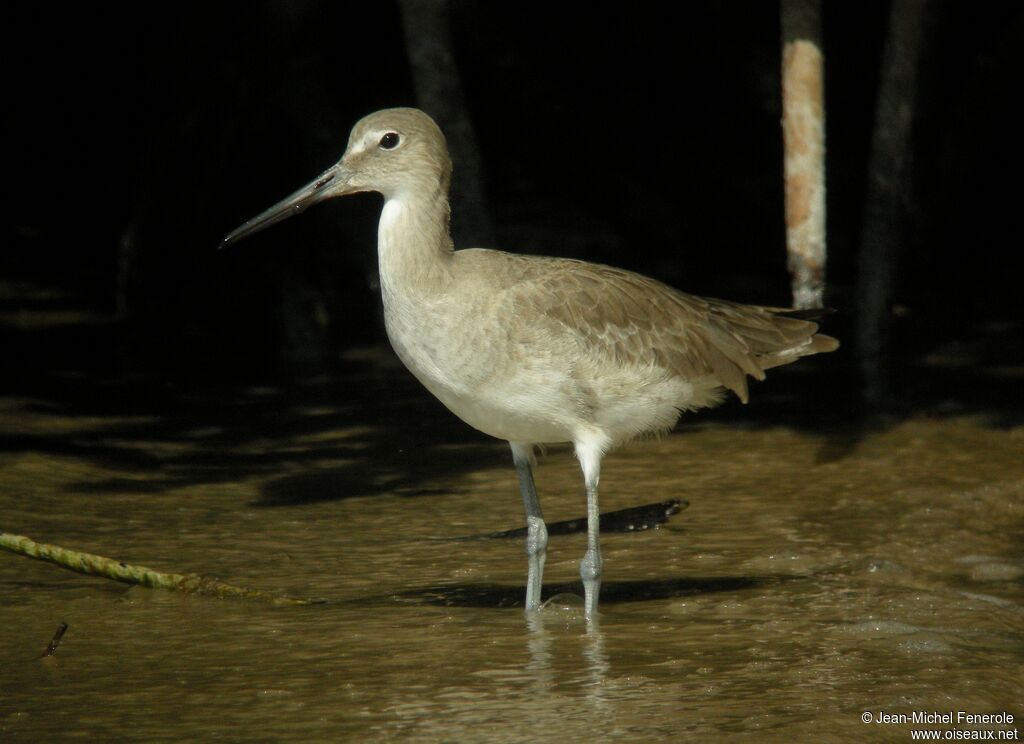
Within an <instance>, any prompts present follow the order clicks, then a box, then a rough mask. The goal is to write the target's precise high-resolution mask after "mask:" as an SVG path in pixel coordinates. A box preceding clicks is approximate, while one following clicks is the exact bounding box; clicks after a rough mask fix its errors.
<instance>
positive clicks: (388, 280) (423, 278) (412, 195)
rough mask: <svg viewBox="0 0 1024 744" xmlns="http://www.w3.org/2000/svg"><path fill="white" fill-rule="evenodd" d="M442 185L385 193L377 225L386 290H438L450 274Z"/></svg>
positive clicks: (402, 291)
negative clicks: (418, 189) (387, 194)
mask: <svg viewBox="0 0 1024 744" xmlns="http://www.w3.org/2000/svg"><path fill="white" fill-rule="evenodd" d="M448 218H449V208H448V195H447V193H446V190H445V189H443V188H437V189H431V190H427V191H425V192H424V191H414V190H411V189H410V190H406V191H402V192H399V193H396V194H393V195H390V196H388V197H387V199H386V201H385V202H384V209H383V210H382V211H381V215H380V224H379V226H378V228H377V256H378V261H379V270H380V283H381V289H382V290H383V292H384V297H385V302H387V300H388V295H389V294H392V293H398V294H403V295H408V294H410V293H414V294H415V293H419V292H424V291H425V292H431V291H440V290H443V289H444V287H445V286H447V284H448V281H450V279H451V266H450V265H451V259H452V255H453V246H452V240H451V236H450V234H449V231H448Z"/></svg>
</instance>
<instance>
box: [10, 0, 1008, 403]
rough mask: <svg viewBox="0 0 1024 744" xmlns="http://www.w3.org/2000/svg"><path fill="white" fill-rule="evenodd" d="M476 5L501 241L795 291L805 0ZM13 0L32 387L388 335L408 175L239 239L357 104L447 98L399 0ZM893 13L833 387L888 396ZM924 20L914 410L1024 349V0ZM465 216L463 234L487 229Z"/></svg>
mask: <svg viewBox="0 0 1024 744" xmlns="http://www.w3.org/2000/svg"><path fill="white" fill-rule="evenodd" d="M21 5H24V4H21ZM450 8H451V15H450V23H451V39H452V44H453V50H454V53H455V61H456V63H457V65H458V69H459V73H460V75H461V83H462V87H463V93H464V95H465V102H466V111H467V114H468V117H469V120H470V121H471V122H472V123H473V125H474V127H475V132H476V136H477V140H478V143H479V155H480V162H481V166H482V169H483V177H484V184H485V189H484V194H485V197H486V203H487V205H488V217H489V220H490V223H491V225H492V231H493V238H494V244H495V246H496V247H501V248H503V249H506V250H512V251H517V252H524V253H538V254H550V255H561V256H572V257H580V258H586V259H589V260H594V261H600V262H605V263H612V264H615V265H619V266H623V267H626V268H629V269H633V270H637V271H640V272H642V273H645V274H649V275H652V276H654V277H656V278H658V279H660V280H662V281H665V282H666V283H669V284H671V285H673V286H676V287H679V288H680V289H683V290H685V291H689V292H693V293H698V294H708V295H713V296H723V297H727V298H729V299H735V300H740V301H746V302H754V303H770V304H777V305H778V304H781V305H787V304H789V280H788V276H787V274H786V270H785V244H784V239H785V231H784V222H783V202H782V141H781V129H780V125H779V120H780V118H781V102H780V83H779V68H780V48H781V44H780V26H779V16H778V7H777V6H776V5H774V4H772V3H765V2H693V3H685V4H680V5H674V4H673V5H670V4H665V5H658V4H653V5H652V4H639V3H635V4H627V5H625V6H622V7H618V8H614V9H603V10H599V9H597V7H596V6H594V5H593V4H591V3H483V2H469V1H468V0H453V2H452V3H451V5H450ZM8 13H9V16H8V18H7V20H6V21H5V26H6V34H5V36H6V37H7V39H6V41H5V44H4V51H3V52H2V54H3V55H4V68H5V70H6V73H7V74H6V76H5V77H6V83H7V84H6V93H7V95H6V99H7V105H6V106H5V109H6V114H5V116H4V119H5V120H6V122H7V132H8V134H7V153H8V161H7V162H8V168H7V169H6V173H7V188H8V192H9V196H8V198H7V209H6V210H4V211H5V215H6V217H5V221H4V233H5V239H4V244H5V245H4V250H3V252H2V258H0V280H2V285H0V286H2V288H3V295H2V296H0V312H2V319H3V322H2V324H0V332H2V336H0V341H2V343H3V347H5V352H4V354H3V355H4V356H5V357H6V359H7V361H5V363H4V379H5V381H6V382H5V384H6V385H7V387H8V390H9V391H10V392H14V393H26V394H33V395H44V394H51V395H54V394H55V393H53V391H54V390H56V389H57V388H58V387H59V386H60V385H62V384H66V380H67V379H68V378H69V376H72V377H74V376H77V379H87V380H92V381H104V382H105V383H106V384H108V385H117V384H122V383H125V382H126V381H129V380H133V379H139V378H140V377H146V376H150V377H152V376H153V375H165V376H169V377H173V378H174V379H176V380H178V381H179V382H178V383H176V384H177V385H179V389H187V388H188V387H189V385H191V384H199V383H205V382H206V381H208V380H210V379H214V380H218V381H220V384H232V383H233V382H235V381H242V380H249V379H251V378H258V377H260V376H278V377H279V376H281V375H285V376H293V375H296V374H298V375H309V374H318V373H321V372H324V371H326V372H328V373H335V372H338V371H341V370H344V369H346V365H352V364H359V363H358V362H353V361H351V355H350V354H349V355H347V356H346V351H347V350H351V349H352V348H355V347H362V346H370V345H374V344H379V343H382V342H383V341H384V332H383V323H382V319H381V309H380V299H379V293H378V289H377V287H376V279H375V269H376V254H375V239H376V229H375V225H376V219H377V216H378V214H379V208H380V198H379V197H378V196H376V195H360V196H355V197H350V198H347V199H344V200H337V201H333V202H331V203H329V204H327V205H323V206H319V207H317V208H315V209H313V210H311V211H309V212H307V213H306V214H304V215H303V216H302V217H300V218H297V219H292V220H289V221H287V222H285V223H283V224H281V225H279V226H276V227H274V228H272V229H270V230H267V231H266V232H264V233H261V234H260V235H258V236H256V237H254V238H252V239H250V240H248V241H246V242H244V243H242V244H240V245H239V246H237V247H236V248H232V249H230V250H227V251H217V250H216V247H217V244H218V242H219V240H220V239H221V238H222V237H223V235H224V234H225V233H227V232H228V231H229V230H231V229H232V228H234V227H236V226H237V225H238V224H240V223H241V222H243V221H244V220H246V219H247V218H249V217H251V216H253V215H255V214H256V213H258V212H260V211H262V210H263V209H264V208H265V207H267V206H269V205H270V204H271V203H273V202H275V201H276V200H278V199H279V198H281V197H282V196H284V195H286V194H287V193H290V192H291V191H292V190H293V189H295V188H297V187H298V186H300V185H302V184H304V183H306V182H307V181H309V180H310V179H312V178H313V177H314V176H316V175H317V174H319V173H320V172H321V171H322V170H324V169H325V168H326V167H327V166H329V165H331V164H332V163H333V162H335V161H336V160H337V158H338V157H339V156H340V155H341V153H342V151H343V150H344V147H345V143H346V140H347V137H348V132H349V129H350V128H351V126H352V124H353V123H354V122H355V121H356V120H357V119H358V118H360V117H361V116H363V115H365V114H367V113H369V112H371V111H374V110H376V109H379V108H384V107H388V106H396V105H417V97H416V93H415V86H414V85H413V80H412V76H411V74H410V68H409V62H408V58H407V53H406V48H405V43H404V37H403V33H402V25H401V15H400V8H399V6H397V5H396V4H393V3H358V4H356V3H340V2H327V1H326V0H320V1H318V0H310V1H308V2H283V1H281V0H273V1H268V2H253V3H244V4H243V3H226V4H216V3H215V4H208V3H204V4H188V3H153V4H146V3H136V4H130V5H128V4H126V5H123V6H107V5H99V6H96V5H93V4H90V5H79V6H71V7H67V8H59V7H52V6H43V5H38V6H36V7H35V8H31V9H30V8H26V7H18V8H17V9H15V10H13V11H11V10H9V11H8ZM889 15H890V5H889V3H886V2H866V3H832V4H828V3H826V9H825V19H824V33H825V56H826V69H827V81H826V91H827V147H828V169H829V170H828V187H829V189H828V220H829V224H828V231H829V236H828V239H829V244H828V250H829V267H828V281H829V294H828V297H827V301H828V304H829V305H831V306H833V307H835V308H836V309H837V310H838V312H837V313H836V314H835V315H834V316H832V317H831V318H830V319H829V321H828V323H829V325H828V330H829V332H830V333H832V334H834V335H837V336H839V337H840V338H841V339H842V340H843V343H844V345H843V348H842V350H841V351H840V352H839V353H838V354H835V355H832V357H831V358H830V361H829V362H828V364H827V366H826V367H824V368H822V374H820V375H815V376H814V377H815V379H817V380H818V382H817V383H816V384H817V385H819V386H820V387H821V388H822V391H821V393H820V397H819V401H820V400H829V401H831V402H833V403H834V404H835V406H836V408H837V410H842V411H844V412H847V413H856V412H860V411H862V410H863V406H862V405H860V403H859V397H858V394H857V391H858V384H859V383H858V377H857V370H856V364H855V358H856V354H857V348H856V343H855V342H852V341H851V339H852V337H853V336H852V329H853V326H854V321H855V318H856V315H857V312H858V310H857V306H856V297H857V287H856V283H857V264H858V255H859V252H860V244H861V232H862V220H863V215H864V199H865V187H866V183H867V168H868V162H869V158H870V152H871V142H872V131H873V130H872V128H873V126H874V123H875V101H876V95H877V91H878V86H879V79H880V60H881V55H882V50H883V48H884V45H885V40H886V34H887V28H888V20H889ZM922 38H923V42H922V46H921V56H920V66H919V73H918V85H917V88H916V90H915V91H914V94H913V96H912V97H911V98H909V99H908V101H907V105H909V106H912V109H913V112H914V118H913V130H912V137H911V143H912V147H911V150H912V152H911V153H910V154H911V163H912V167H911V169H910V172H909V174H908V178H907V179H906V180H907V183H906V185H905V190H904V191H905V194H906V199H905V203H904V204H903V205H902V208H901V210H900V212H899V214H898V219H897V220H896V221H895V222H894V224H893V226H892V229H893V230H896V231H898V234H899V235H900V236H901V239H900V246H901V250H900V251H899V255H898V256H897V257H896V258H895V263H896V271H897V274H896V276H897V281H896V285H895V291H894V296H893V298H892V303H891V307H892V316H891V320H892V324H893V325H892V336H891V338H890V341H889V348H890V350H891V353H892V354H891V359H890V360H889V362H888V370H889V372H890V373H891V378H892V396H891V399H890V400H888V401H886V406H887V407H888V408H890V409H894V410H898V411H921V410H924V411H928V412H935V413H946V412H949V413H960V412H971V411H975V410H984V411H986V412H990V413H996V414H999V415H1002V416H1007V415H1010V414H1011V413H1012V412H1013V411H1014V410H1016V411H1018V412H1019V411H1020V406H1021V402H1020V401H1021V395H1020V392H1021V376H1022V370H1024V359H1022V356H1024V355H1022V353H1021V335H1022V334H1021V305H1022V303H1021V299H1020V289H1019V288H1020V284H1021V280H1020V276H1021V275H1020V270H1019V268H1018V266H1019V255H1020V250H1021V247H1022V241H1021V237H1020V217H1019V215H1020V202H1021V193H1022V190H1021V187H1020V174H1021V166H1022V165H1024V159H1022V157H1021V153H1022V146H1021V143H1020V140H1021V131H1022V130H1021V119H1020V117H1019V116H1018V114H1017V108H1018V106H1019V101H1020V98H1021V93H1020V91H1021V85H1022V83H1021V81H1022V79H1024V78H1022V76H1021V72H1022V59H1024V7H1022V6H1021V5H1020V3H1017V2H1005V3H997V2H992V3H981V4H979V3H974V2H931V3H928V4H927V5H926V11H925V13H924V14H923V27H922ZM455 167H456V171H455V175H454V178H455V179H456V180H457V179H458V178H459V174H460V171H459V163H458V162H456V163H455ZM455 209H456V212H455V214H454V217H453V220H454V224H453V227H454V230H455V233H456V241H457V247H458V246H459V245H461V246H463V247H468V245H471V244H478V243H479V242H480V238H478V237H476V236H473V235H465V233H466V229H465V225H466V221H465V220H463V221H462V222H460V217H459V212H458V209H459V205H458V204H456V205H455ZM346 359H348V361H345V360H346ZM62 381H64V382H62ZM239 384H240V383H239ZM755 393H756V391H755ZM755 398H756V394H755Z"/></svg>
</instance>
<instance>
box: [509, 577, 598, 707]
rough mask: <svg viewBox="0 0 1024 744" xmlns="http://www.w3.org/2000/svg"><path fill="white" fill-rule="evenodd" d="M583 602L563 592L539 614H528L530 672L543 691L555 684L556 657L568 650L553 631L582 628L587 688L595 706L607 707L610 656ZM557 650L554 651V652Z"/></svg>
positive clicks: (576, 596)
mask: <svg viewBox="0 0 1024 744" xmlns="http://www.w3.org/2000/svg"><path fill="white" fill-rule="evenodd" d="M584 615H585V613H584V606H583V599H582V598H581V597H580V596H579V595H576V594H568V593H561V594H557V595H555V596H554V597H551V598H550V599H548V600H547V601H545V602H544V604H543V605H541V607H540V609H538V610H537V611H536V612H530V613H527V615H526V626H527V631H528V632H527V636H526V638H527V641H526V645H527V650H528V651H529V657H530V660H529V662H527V664H526V671H527V672H528V673H529V674H530V675H531V677H532V678H533V680H534V684H535V685H536V687H537V688H538V690H539V691H543V690H548V689H550V688H551V687H553V686H554V685H555V672H554V661H555V659H554V658H553V654H554V653H556V652H557V651H558V650H559V649H561V650H563V651H564V649H565V648H567V645H566V644H565V643H564V640H560V641H559V642H558V643H557V644H555V642H554V640H553V634H552V629H553V628H557V629H562V630H572V629H573V628H578V629H579V630H581V631H582V632H581V633H580V634H579V636H578V637H579V641H580V643H581V644H582V648H581V651H582V654H581V656H582V658H583V664H584V675H583V677H582V678H581V682H582V683H583V686H584V687H585V688H586V689H587V699H588V700H589V701H590V702H591V704H593V705H595V706H600V705H602V704H603V702H604V701H603V699H602V698H603V691H604V690H605V689H606V685H605V681H606V679H607V676H608V669H609V664H608V656H607V654H606V653H605V650H604V636H603V634H602V633H601V624H600V622H598V621H597V618H592V619H591V620H590V621H589V622H587V620H586V619H585V616H584ZM553 649H554V650H553Z"/></svg>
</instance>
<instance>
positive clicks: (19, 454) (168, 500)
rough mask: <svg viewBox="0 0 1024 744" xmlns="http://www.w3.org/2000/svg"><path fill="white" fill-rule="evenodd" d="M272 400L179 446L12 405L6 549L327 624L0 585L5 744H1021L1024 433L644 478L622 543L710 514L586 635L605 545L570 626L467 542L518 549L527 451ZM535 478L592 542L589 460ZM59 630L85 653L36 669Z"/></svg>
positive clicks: (505, 566)
mask: <svg viewBox="0 0 1024 744" xmlns="http://www.w3.org/2000/svg"><path fill="white" fill-rule="evenodd" d="M410 394H412V393H410ZM416 394H418V393H416ZM246 395H247V396H249V397H250V398H251V399H252V401H256V402H255V403H253V406H255V407H254V408H252V409H251V410H254V411H257V410H258V411H262V413H261V414H260V416H262V418H260V416H256V418H258V419H259V421H257V420H256V419H255V418H253V417H250V416H249V415H248V414H246V413H245V410H249V409H245V408H244V407H243V408H242V409H240V410H242V411H243V412H242V413H241V414H233V415H232V416H226V415H223V411H221V410H220V409H217V410H214V411H212V412H211V411H210V410H206V409H205V408H204V405H203V404H202V402H200V403H199V404H197V405H196V406H195V407H194V409H188V410H185V411H184V412H182V413H179V414H177V415H176V416H175V417H166V416H153V415H150V414H149V413H147V412H144V411H143V412H141V413H139V414H138V415H132V414H131V413H130V412H125V413H124V415H120V416H107V415H96V414H90V413H89V412H88V411H84V410H81V411H74V412H69V411H67V410H57V409H55V408H54V407H53V406H51V405H49V404H47V403H46V402H44V401H33V400H27V399H6V400H4V401H3V402H2V403H3V404H2V406H0V416H2V419H3V423H4V425H5V430H6V431H7V432H8V433H9V441H8V444H9V446H8V447H6V448H5V449H4V451H3V452H2V453H0V473H2V475H0V513H2V515H3V516H2V523H0V529H4V530H7V531H10V532H14V533H21V534H25V535H28V536H30V537H32V538H33V539H35V540H37V541H40V542H49V543H56V544H59V545H63V546H65V547H69V548H75V549H79V550H85V551H90V552H96V553H100V554H104V555H109V556H111V557H116V558H118V559H119V560H123V561H127V562H135V563H140V564H143V565H147V566H151V567H153V568H157V569H161V570H168V571H176V572H182V573H185V572H196V573H202V574H208V575H214V576H217V577H219V578H221V579H223V580H226V581H229V582H232V583H236V584H241V585H244V586H249V587H253V588H258V589H263V590H267V591H271V592H275V593H281V594H289V595H295V596H303V597H318V598H323V599H325V600H327V601H326V602H325V603H323V604H317V605H310V606H300V607H273V606H266V605H262V604H258V603H254V602H245V601H227V600H216V599H210V598H204V597H196V596H184V595H180V594H176V593H170V592H163V591H157V590H149V589H143V588H129V587H125V586H123V585H120V584H116V583H113V582H110V581H106V580H103V579H98V578H92V577H83V576H79V575H75V574H72V573H68V572H66V571H63V570H61V569H59V568H57V567H54V566H51V565H47V564H43V563H39V562H36V561H30V560H28V559H25V558H22V557H18V556H14V555H12V554H8V553H0V593H2V597H3V601H2V605H0V663H2V667H3V674H2V675H0V693H2V695H0V739H2V740H3V741H76V740H96V741H114V740H118V741H125V740H135V741H151V740H158V739H164V740H175V741H190V740H209V739H220V740H226V741H266V740H313V741H343V740H350V741H403V742H404V741H488V742H492V741H499V742H500V741H510V742H511V741H515V742H528V741H558V740H566V739H570V738H578V739H581V740H586V741H597V740H621V741H644V742H658V741H665V742H668V741H680V740H686V739H693V740H719V739H732V738H739V739H743V738H748V739H750V740H757V741H760V740H781V739H796V740H818V741H822V740H823V741H862V740H885V741H909V740H910V736H911V733H910V732H911V729H914V728H918V729H920V728H933V729H934V728H938V729H946V728H950V727H948V726H940V725H932V726H923V725H917V726H915V725H912V724H898V723H876V722H874V720H873V721H872V722H871V723H864V722H862V720H861V717H862V715H863V714H864V713H865V712H869V713H871V714H872V716H873V717H876V716H877V714H878V713H879V712H880V711H887V712H896V713H911V712H913V711H928V712H930V711H935V712H940V713H941V712H948V711H954V715H955V712H956V711H965V712H968V713H976V714H980V713H1001V712H1007V713H1010V714H1012V715H1013V716H1015V717H1016V719H1017V720H1016V722H1015V723H1013V724H1010V725H1000V724H991V725H988V726H987V727H986V726H982V728H990V729H992V730H994V731H997V732H998V731H1003V730H1005V731H1011V730H1014V729H1019V728H1020V726H1019V722H1020V720H1021V718H1022V717H1024V705H1022V703H1021V701H1022V700H1024V676H1022V675H1021V673H1020V670H1021V669H1022V668H1024V556H1022V546H1024V458H1022V457H1021V455H1022V452H1024V430H1022V429H1019V428H991V427H988V426H986V425H985V423H984V422H983V421H980V420H974V419H951V420H932V419H917V420H912V421H909V422H904V423H902V424H898V425H894V426H893V427H891V428H889V429H888V430H885V431H879V432H877V433H869V434H857V435H849V436H847V435H837V434H835V433H832V432H829V431H827V427H823V428H822V429H821V430H818V431H813V432H808V431H799V430H795V429H789V428H782V427H768V428H754V427H739V426H735V425H721V424H718V425H715V424H700V425H694V426H691V427H684V428H683V429H681V430H680V431H679V432H677V433H676V434H674V435H672V436H670V437H668V438H666V439H664V440H662V441H657V442H648V443H643V444H638V445H634V446H632V447H630V448H628V449H626V450H624V451H622V452H619V453H615V454H613V455H611V456H609V457H608V458H607V459H606V461H605V467H604V471H603V475H602V481H601V487H602V492H601V497H602V509H603V510H604V511H611V510H615V509H621V508H625V507H629V506H636V505H640V504H646V503H649V502H653V501H659V500H663V499H667V498H681V499H685V500H688V501H689V502H690V507H689V508H688V509H686V510H684V511H683V512H681V513H680V514H678V515H676V516H674V517H673V518H672V520H671V521H670V522H669V524H668V525H666V526H665V527H663V528H660V529H656V530H649V531H646V532H640V533H633V534H608V535H605V536H604V537H603V541H602V547H603V553H604V562H605V572H606V575H605V583H604V587H603V593H602V604H601V615H600V618H599V622H598V623H597V624H596V625H594V626H592V627H589V628H588V627H587V626H586V624H585V623H583V621H582V619H581V617H580V609H581V604H580V602H579V600H578V599H575V598H573V597H572V596H570V595H572V594H573V593H579V591H580V587H579V584H578V577H577V562H578V560H579V559H580V557H581V556H582V553H583V550H584V540H585V538H584V536H583V535H567V536H558V537H553V538H552V540H551V543H550V545H549V550H548V563H547V570H546V574H545V597H546V598H547V597H550V596H551V595H553V594H559V595H560V596H559V597H558V598H557V600H556V602H554V603H553V604H552V605H550V606H549V607H547V608H546V609H545V610H544V611H543V612H541V613H539V614H538V615H537V616H535V617H532V618H529V619H528V618H526V617H524V615H523V614H522V612H521V611H520V609H519V608H520V607H521V603H522V598H523V582H524V580H525V569H526V561H525V557H524V556H523V553H522V550H523V548H522V544H521V543H520V542H519V541H513V540H454V539H452V538H457V537H464V536H469V535H478V534H485V533H488V532H494V531H496V530H502V529H509V528H513V527H517V526H520V525H521V523H522V516H521V513H520V508H521V507H520V503H519V497H518V491H517V488H516V483H515V474H514V471H513V469H512V468H511V466H510V463H509V462H508V460H509V458H508V456H507V452H506V449H505V448H504V447H503V446H502V445H500V444H492V443H490V442H489V441H488V440H486V439H485V438H477V437H473V436H472V435H467V436H466V437H465V438H463V439H461V440H460V439H458V437H456V438H455V440H454V441H451V443H447V442H449V441H450V440H449V438H448V436H447V434H445V435H444V436H440V435H438V433H437V431H436V429H435V428H434V427H435V426H441V427H448V426H452V427H459V426H460V425H459V424H458V423H457V422H456V423H455V424H450V423H449V422H447V421H441V422H440V423H437V422H436V421H434V420H433V419H432V418H431V416H430V415H426V414H425V420H422V421H412V422H405V423H400V424H396V423H394V422H389V421H387V420H382V421H381V422H372V421H371V422H369V423H366V422H363V423H361V424H360V425H359V426H355V425H352V423H351V421H349V417H348V413H349V412H348V411H346V410H345V409H343V408H342V409H336V408H332V407H331V406H329V405H326V404H323V403H322V402H321V403H319V404H316V405H314V404H312V403H310V402H309V401H304V402H299V403H296V402H295V401H292V402H291V403H288V402H287V401H285V402H274V403H272V404H269V407H270V410H271V413H270V414H268V413H267V410H268V408H267V406H266V405H264V404H262V403H259V401H260V400H264V399H267V398H274V396H275V395H276V393H275V391H273V390H259V389H253V390H249V391H247V392H246ZM393 403H394V405H395V406H406V404H407V401H394V402H393ZM261 406H262V407H261ZM275 407H276V408H275ZM431 410H433V409H431ZM431 415H432V414H431ZM439 416H447V414H444V413H443V412H442V413H441V414H439ZM439 420H440V419H439ZM458 430H460V429H456V428H452V431H458ZM422 442H430V443H431V446H430V447H429V448H427V447H425V446H423V445H422ZM537 478H538V488H539V491H540V495H541V500H542V504H543V506H544V509H545V516H546V517H547V518H548V520H549V521H557V520H560V519H569V518H573V517H579V516H581V515H582V513H583V511H584V508H585V502H584V499H583V495H582V485H581V482H580V477H579V474H578V470H577V467H576V464H575V462H574V460H573V459H572V457H571V454H570V453H569V452H567V451H565V450H561V449H557V448H556V449H554V450H552V451H551V452H549V453H548V454H547V455H546V456H545V457H543V458H542V459H541V465H540V467H539V468H538V471H537ZM61 621H64V622H67V623H68V626H69V629H68V631H67V634H66V636H65V638H64V641H63V643H62V644H61V646H60V647H59V649H58V650H57V652H56V654H55V655H54V656H53V657H51V658H46V659H41V658H39V656H40V654H41V653H42V651H43V650H44V649H45V647H46V644H47V642H48V641H49V639H50V637H51V635H52V634H53V631H54V629H55V628H56V626H57V624H58V623H59V622H61ZM961 728H970V727H969V726H961ZM976 728H977V727H976Z"/></svg>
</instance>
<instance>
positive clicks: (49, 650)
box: [43, 623, 68, 657]
mask: <svg viewBox="0 0 1024 744" xmlns="http://www.w3.org/2000/svg"><path fill="white" fill-rule="evenodd" d="M67 629H68V624H67V623H61V624H60V625H58V626H57V632H56V633H54V634H53V640H52V641H50V645H49V646H47V647H46V651H44V652H43V656H44V657H45V656H53V654H54V652H55V651H56V650H57V646H59V645H60V639H61V638H63V637H64V632H65V631H66V630H67Z"/></svg>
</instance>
